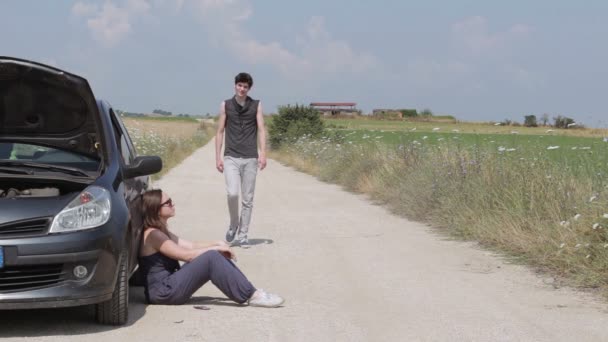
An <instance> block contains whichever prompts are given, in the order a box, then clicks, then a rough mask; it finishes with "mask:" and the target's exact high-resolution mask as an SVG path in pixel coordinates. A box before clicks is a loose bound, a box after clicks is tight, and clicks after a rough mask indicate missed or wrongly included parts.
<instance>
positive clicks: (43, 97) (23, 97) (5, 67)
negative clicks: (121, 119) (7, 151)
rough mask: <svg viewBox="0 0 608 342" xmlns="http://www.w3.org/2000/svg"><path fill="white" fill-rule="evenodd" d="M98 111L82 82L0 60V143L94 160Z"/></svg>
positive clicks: (29, 63) (46, 69)
mask: <svg viewBox="0 0 608 342" xmlns="http://www.w3.org/2000/svg"><path fill="white" fill-rule="evenodd" d="M99 123H100V119H99V109H98V107H97V102H96V100H95V96H94V95H93V92H92V90H91V88H90V87H89V83H88V82H87V80H86V79H84V78H82V77H80V76H77V75H74V74H71V73H68V72H65V71H63V70H60V69H57V68H54V67H52V66H47V65H44V64H40V63H36V62H32V61H27V60H22V59H18V58H12V57H2V56H0V142H19V143H28V144H35V145H43V146H48V147H52V148H56V149H62V150H69V151H73V152H75V153H79V154H84V155H87V156H89V157H93V158H98V157H99V151H98V150H97V147H98V146H99V144H96V142H97V141H99V140H100V139H101V136H100V130H99Z"/></svg>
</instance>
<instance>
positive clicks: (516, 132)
mask: <svg viewBox="0 0 608 342" xmlns="http://www.w3.org/2000/svg"><path fill="white" fill-rule="evenodd" d="M511 134H519V132H518V131H511Z"/></svg>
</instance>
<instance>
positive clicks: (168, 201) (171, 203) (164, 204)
mask: <svg viewBox="0 0 608 342" xmlns="http://www.w3.org/2000/svg"><path fill="white" fill-rule="evenodd" d="M160 206H161V207H167V206H169V207H171V208H173V200H172V199H170V198H169V199H168V200H166V201H165V202H163V203H161V204H160Z"/></svg>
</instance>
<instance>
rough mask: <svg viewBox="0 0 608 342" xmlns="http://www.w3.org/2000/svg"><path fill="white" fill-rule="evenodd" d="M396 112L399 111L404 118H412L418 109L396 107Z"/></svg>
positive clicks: (416, 114)
mask: <svg viewBox="0 0 608 342" xmlns="http://www.w3.org/2000/svg"><path fill="white" fill-rule="evenodd" d="M397 111H398V112H401V114H402V115H403V117H404V118H413V117H416V116H418V111H416V110H415V109H397Z"/></svg>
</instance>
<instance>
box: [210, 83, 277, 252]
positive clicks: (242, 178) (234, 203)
mask: <svg viewBox="0 0 608 342" xmlns="http://www.w3.org/2000/svg"><path fill="white" fill-rule="evenodd" d="M252 86H253V79H252V78H251V75H249V74H247V73H240V74H238V75H236V77H235V78H234V91H235V95H234V96H233V97H232V98H230V99H228V100H225V101H223V102H222V104H221V106H220V118H219V122H218V127H217V134H216V135H215V165H216V168H217V170H218V171H219V172H223V173H224V177H225V179H226V192H227V195H228V213H229V214H230V224H229V226H228V232H226V241H228V242H232V244H233V245H240V246H246V245H248V244H249V240H248V238H247V234H248V233H249V223H250V222H251V211H252V208H253V194H254V192H255V180H256V176H257V170H258V167H259V168H260V170H263V169H264V168H265V167H266V131H265V129H264V116H263V114H262V105H261V104H260V101H259V100H254V99H252V98H251V97H249V96H248V93H249V91H250V90H251V87H252ZM224 132H225V133H226V146H225V148H224V156H223V157H222V154H221V153H222V142H223V140H224ZM258 140H259V152H258ZM239 188H240V195H241V197H242V209H241V212H240V215H239ZM235 236H236V239H235Z"/></svg>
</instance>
